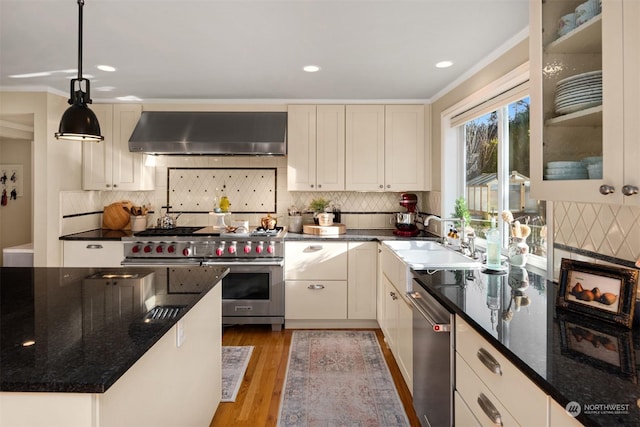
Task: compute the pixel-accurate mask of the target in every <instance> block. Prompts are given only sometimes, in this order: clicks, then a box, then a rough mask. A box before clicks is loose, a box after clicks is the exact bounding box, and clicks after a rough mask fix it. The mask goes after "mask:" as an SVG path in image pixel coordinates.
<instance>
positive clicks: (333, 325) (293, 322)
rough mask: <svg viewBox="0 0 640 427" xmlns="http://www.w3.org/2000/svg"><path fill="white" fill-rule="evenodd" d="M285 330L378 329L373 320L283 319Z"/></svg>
mask: <svg viewBox="0 0 640 427" xmlns="http://www.w3.org/2000/svg"><path fill="white" fill-rule="evenodd" d="M284 327H285V329H371V328H375V329H378V328H380V325H379V324H378V321H377V320H375V319H330V320H316V319H284Z"/></svg>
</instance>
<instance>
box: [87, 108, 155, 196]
mask: <svg viewBox="0 0 640 427" xmlns="http://www.w3.org/2000/svg"><path fill="white" fill-rule="evenodd" d="M91 109H92V110H93V111H94V112H95V114H96V116H97V117H98V121H99V122H100V129H101V131H102V134H103V136H104V141H102V142H98V143H96V142H83V146H82V188H83V189H84V190H120V191H139V190H153V188H154V168H153V167H151V166H146V165H145V160H146V155H144V154H140V153H131V152H129V137H130V136H131V133H132V132H133V129H134V128H135V127H136V124H137V123H138V120H139V119H140V115H141V113H142V106H141V105H131V104H114V105H110V104H95V105H92V106H91Z"/></svg>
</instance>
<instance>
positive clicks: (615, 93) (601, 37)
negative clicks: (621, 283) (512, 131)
mask: <svg viewBox="0 0 640 427" xmlns="http://www.w3.org/2000/svg"><path fill="white" fill-rule="evenodd" d="M581 3H583V0H575V1H567V0H548V1H544V2H541V1H539V0H531V2H530V5H531V8H530V37H529V40H530V69H531V180H532V185H531V194H532V196H533V197H534V198H536V199H540V200H571V201H578V202H597V203H615V204H631V205H640V195H639V194H638V193H637V191H638V190H637V189H638V187H640V176H639V175H638V174H637V171H636V168H637V165H638V164H639V163H640V149H639V148H638V145H639V144H638V135H639V134H640V133H639V131H640V121H639V120H638V117H640V104H639V103H640V101H639V100H638V99H639V96H640V83H638V79H637V76H638V74H639V73H640V59H639V53H638V52H639V51H640V34H639V33H640V30H639V29H638V25H637V22H636V21H637V18H638V16H640V11H639V8H640V6H639V5H638V2H637V1H636V0H614V1H603V2H601V3H602V12H601V13H600V14H598V15H596V16H594V17H593V18H591V19H590V20H588V21H586V22H585V23H583V24H582V25H579V26H577V27H576V28H575V29H573V30H571V31H569V32H568V33H566V34H564V35H563V36H561V37H559V36H558V32H557V30H558V22H559V20H560V18H561V17H562V16H564V15H566V14H568V13H570V12H573V11H574V9H575V8H576V6H578V5H579V4H581ZM598 70H601V71H602V84H601V87H602V96H601V99H602V102H601V105H594V104H598V100H597V97H596V96H595V95H590V97H589V96H586V95H585V94H593V93H595V92H597V91H598V88H599V85H598V84H597V82H596V83H594V82H593V80H592V77H591V76H593V72H594V71H598ZM586 73H592V74H586ZM567 79H569V80H567ZM558 83H560V84H561V86H560V87H558ZM567 88H568V89H567ZM578 91H581V92H578ZM559 95H561V96H559ZM578 95H580V96H581V97H582V98H578V101H575V100H574V101H573V103H572V104H571V105H569V107H567V105H566V103H567V98H571V97H574V99H576V97H577V96H578ZM583 98H584V99H583ZM563 103H565V105H563ZM558 110H560V111H558ZM588 157H602V165H603V167H602V176H601V177H599V176H594V175H592V176H590V177H589V176H588V175H587V177H588V178H584V179H568V180H562V179H552V178H550V177H548V176H547V170H546V167H547V164H548V163H549V162H553V161H580V160H583V159H586V158H588Z"/></svg>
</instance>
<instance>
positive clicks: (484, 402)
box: [478, 393, 502, 426]
mask: <svg viewBox="0 0 640 427" xmlns="http://www.w3.org/2000/svg"><path fill="white" fill-rule="evenodd" d="M478 405H480V409H482V412H484V414H485V415H486V416H487V417H489V419H490V420H491V422H492V423H493V424H495V425H497V426H501V425H502V417H501V416H500V411H498V410H497V409H496V407H495V406H493V403H491V400H489V398H488V397H487V396H485V395H484V393H480V395H478Z"/></svg>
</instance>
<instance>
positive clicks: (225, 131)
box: [129, 111, 287, 156]
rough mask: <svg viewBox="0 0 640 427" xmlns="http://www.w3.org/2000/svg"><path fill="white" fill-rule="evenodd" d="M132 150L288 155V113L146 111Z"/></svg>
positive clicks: (130, 149)
mask: <svg viewBox="0 0 640 427" xmlns="http://www.w3.org/2000/svg"><path fill="white" fill-rule="evenodd" d="M129 151H132V152H139V153H148V154H201V155H253V156H264V155H272V156H284V155H286V153H287V113H286V112H271V111H269V112H202V111H194V112H191V111H144V112H143V113H142V116H141V117H140V121H138V124H137V125H136V128H135V129H134V131H133V134H131V138H129Z"/></svg>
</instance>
